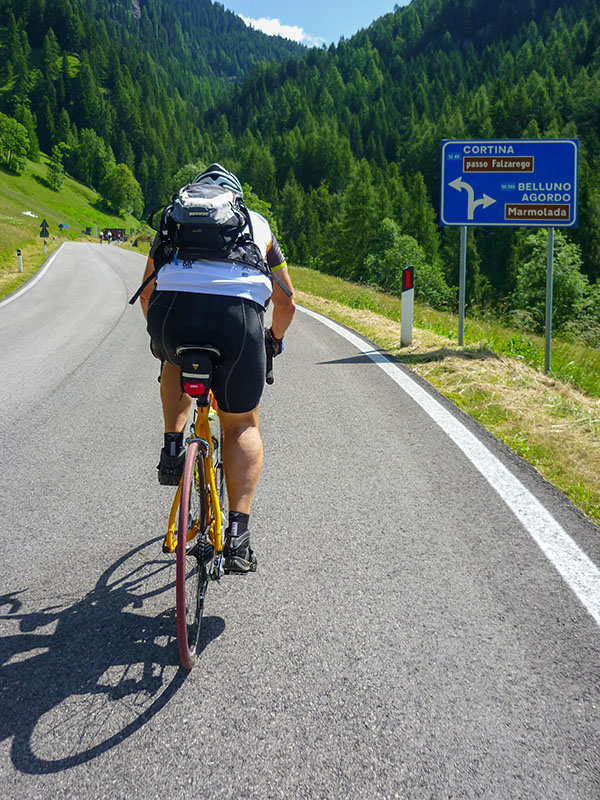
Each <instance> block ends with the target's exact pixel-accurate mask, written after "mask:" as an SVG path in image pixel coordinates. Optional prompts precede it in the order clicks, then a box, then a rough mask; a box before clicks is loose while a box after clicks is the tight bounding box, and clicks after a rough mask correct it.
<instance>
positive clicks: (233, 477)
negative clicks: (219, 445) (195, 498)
mask: <svg viewBox="0 0 600 800" xmlns="http://www.w3.org/2000/svg"><path fill="white" fill-rule="evenodd" d="M219 417H220V419H221V425H222V427H223V468H224V470H225V480H226V482H227V497H228V500H229V509H230V511H237V512H239V513H241V514H250V506H251V504H252V498H253V497H254V493H255V491H256V486H257V484H258V478H259V476H260V471H261V468H262V461H263V445H262V439H261V436H260V430H259V427H258V408H254V409H253V410H252V411H248V412H246V413H243V414H231V413H228V412H226V411H221V410H219Z"/></svg>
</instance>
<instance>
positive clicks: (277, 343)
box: [265, 328, 283, 358]
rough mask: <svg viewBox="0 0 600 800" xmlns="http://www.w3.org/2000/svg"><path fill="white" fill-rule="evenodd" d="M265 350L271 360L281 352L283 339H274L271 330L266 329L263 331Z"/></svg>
mask: <svg viewBox="0 0 600 800" xmlns="http://www.w3.org/2000/svg"><path fill="white" fill-rule="evenodd" d="M265 348H266V350H267V355H268V356H271V358H275V356H278V355H279V354H280V353H282V352H283V338H281V339H276V338H275V336H273V332H272V331H271V328H267V329H266V331H265Z"/></svg>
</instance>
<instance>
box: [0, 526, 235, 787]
mask: <svg viewBox="0 0 600 800" xmlns="http://www.w3.org/2000/svg"><path fill="white" fill-rule="evenodd" d="M147 547H150V548H151V550H150V551H147V553H148V554H149V555H148V557H147V558H144V553H143V551H144V549H145V548H147ZM156 548H157V543H156V541H153V542H148V543H145V544H144V545H141V546H140V547H138V548H135V549H134V550H132V551H131V552H129V553H127V554H126V555H125V556H123V557H122V558H121V559H119V561H117V562H116V563H115V564H113V565H112V566H111V567H110V568H109V569H108V570H107V571H106V572H105V573H104V574H103V575H102V576H101V577H100V579H99V581H98V583H97V584H96V586H95V587H94V588H93V589H92V591H91V592H89V593H88V594H87V595H86V596H85V597H84V598H83V599H81V600H78V601H77V602H74V603H71V604H61V605H59V606H56V605H55V606H50V607H46V608H42V609H39V610H36V611H32V612H29V613H24V611H23V609H24V602H25V599H26V597H25V591H20V592H12V593H8V594H6V595H4V596H0V606H2V607H4V608H6V607H8V609H7V610H8V613H5V614H2V615H1V616H0V619H2V620H12V621H14V622H15V623H18V629H19V632H18V633H15V634H14V635H8V636H4V637H2V638H0V740H4V739H5V738H8V737H9V736H12V737H13V744H12V750H11V756H12V761H13V764H14V766H15V767H16V768H17V769H19V770H21V771H22V772H26V773H31V774H40V773H49V772H59V771H61V770H64V769H68V768H70V767H73V766H76V765H78V764H82V763H84V762H86V761H89V760H90V759H92V758H95V757H96V756H98V755H100V754H102V753H104V752H106V751H107V750H109V749H110V748H112V747H114V746H115V745H117V744H118V743H119V742H121V741H123V740H124V739H126V738H127V737H128V736H130V735H131V734H132V733H134V732H135V731H137V730H139V729H140V728H141V727H142V726H143V725H144V724H145V723H146V722H147V721H148V720H149V719H151V718H152V717H153V716H155V714H157V713H158V712H159V711H160V710H161V709H162V708H163V707H164V706H165V705H166V704H167V703H168V702H169V700H171V698H172V697H173V696H174V695H175V693H176V692H177V691H178V689H179V688H180V687H181V686H182V684H183V682H184V681H185V679H186V677H187V675H188V674H189V673H188V672H187V671H186V670H183V669H181V668H179V661H178V657H177V645H176V642H175V641H174V638H173V634H174V630H175V619H174V611H173V610H172V609H170V610H168V611H165V612H162V613H160V614H158V615H157V616H146V615H144V614H142V613H139V611H136V609H141V608H142V607H143V606H144V603H145V601H148V600H149V598H151V597H153V596H157V595H163V594H164V595H165V605H170V603H167V598H168V599H169V600H170V599H171V597H172V596H173V595H174V591H173V583H172V582H169V581H168V570H169V568H170V564H169V562H168V561H167V560H164V559H155V558H153V557H152V556H153V554H154V553H156ZM136 559H137V560H136ZM163 577H164V578H166V582H167V585H165V580H164V579H163V580H161V578H163ZM149 586H151V587H155V588H150V589H148V587H149ZM129 608H131V609H132V610H131V611H129V610H126V609H129ZM49 626H53V628H52V629H51V630H52V632H50V633H48V632H37V631H39V629H40V628H47V627H49ZM224 627H225V623H224V621H223V620H222V619H221V618H220V617H205V618H204V621H203V624H202V640H201V643H200V646H201V647H202V648H204V647H206V646H207V645H208V644H209V643H210V642H211V641H212V640H213V639H215V638H216V637H217V636H219V635H220V634H221V633H222V631H223V630H224ZM125 698H126V701H125V702H121V703H120V706H121V707H120V708H119V709H118V711H119V713H115V705H114V704H115V703H117V704H118V703H119V701H123V700H124V699H125ZM132 700H133V702H132ZM59 706H63V708H59ZM47 715H49V717H48V716H47ZM115 718H116V719H117V723H116V724H115ZM42 719H44V722H43V723H42V724H41V725H40V722H41V721H42ZM74 726H75V727H76V728H77V726H79V728H80V730H79V731H77V730H75V731H74V730H73V728H74ZM36 728H37V729H38V730H36ZM107 729H110V730H107ZM65 742H73V743H76V744H74V745H72V746H71V745H68V744H65ZM65 748H67V752H65Z"/></svg>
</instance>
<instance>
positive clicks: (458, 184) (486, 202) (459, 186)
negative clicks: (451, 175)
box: [448, 177, 496, 219]
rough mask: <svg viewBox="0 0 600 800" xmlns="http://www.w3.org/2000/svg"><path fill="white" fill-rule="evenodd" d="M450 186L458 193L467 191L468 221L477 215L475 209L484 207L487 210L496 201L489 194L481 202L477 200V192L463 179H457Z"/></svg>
mask: <svg viewBox="0 0 600 800" xmlns="http://www.w3.org/2000/svg"><path fill="white" fill-rule="evenodd" d="M448 185H449V186H452V188H453V189H456V191H457V192H460V191H462V190H463V189H466V191H467V195H468V197H469V205H468V212H467V219H473V215H474V214H475V209H476V208H479V206H483V207H484V208H487V207H488V206H491V205H492V204H493V203H495V202H496V201H495V200H494V198H493V197H490V196H489V195H488V194H484V195H483V197H481V198H480V199H479V200H475V190H474V189H473V187H472V186H471V184H470V183H467V182H466V181H463V179H462V177H458V178H456V180H454V181H451V182H450V183H449V184H448Z"/></svg>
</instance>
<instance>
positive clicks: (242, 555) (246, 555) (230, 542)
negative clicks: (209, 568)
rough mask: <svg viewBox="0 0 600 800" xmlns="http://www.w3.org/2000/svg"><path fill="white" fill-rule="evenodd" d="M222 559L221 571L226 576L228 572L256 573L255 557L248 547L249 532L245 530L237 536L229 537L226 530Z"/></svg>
mask: <svg viewBox="0 0 600 800" xmlns="http://www.w3.org/2000/svg"><path fill="white" fill-rule="evenodd" d="M223 558H224V563H223V569H224V570H225V572H226V573H227V574H229V573H230V572H241V573H243V572H256V556H255V555H254V551H253V550H252V548H251V547H250V531H248V530H246V531H244V533H240V534H239V536H231V534H230V533H229V530H227V531H226V532H225V547H224V548H223Z"/></svg>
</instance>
